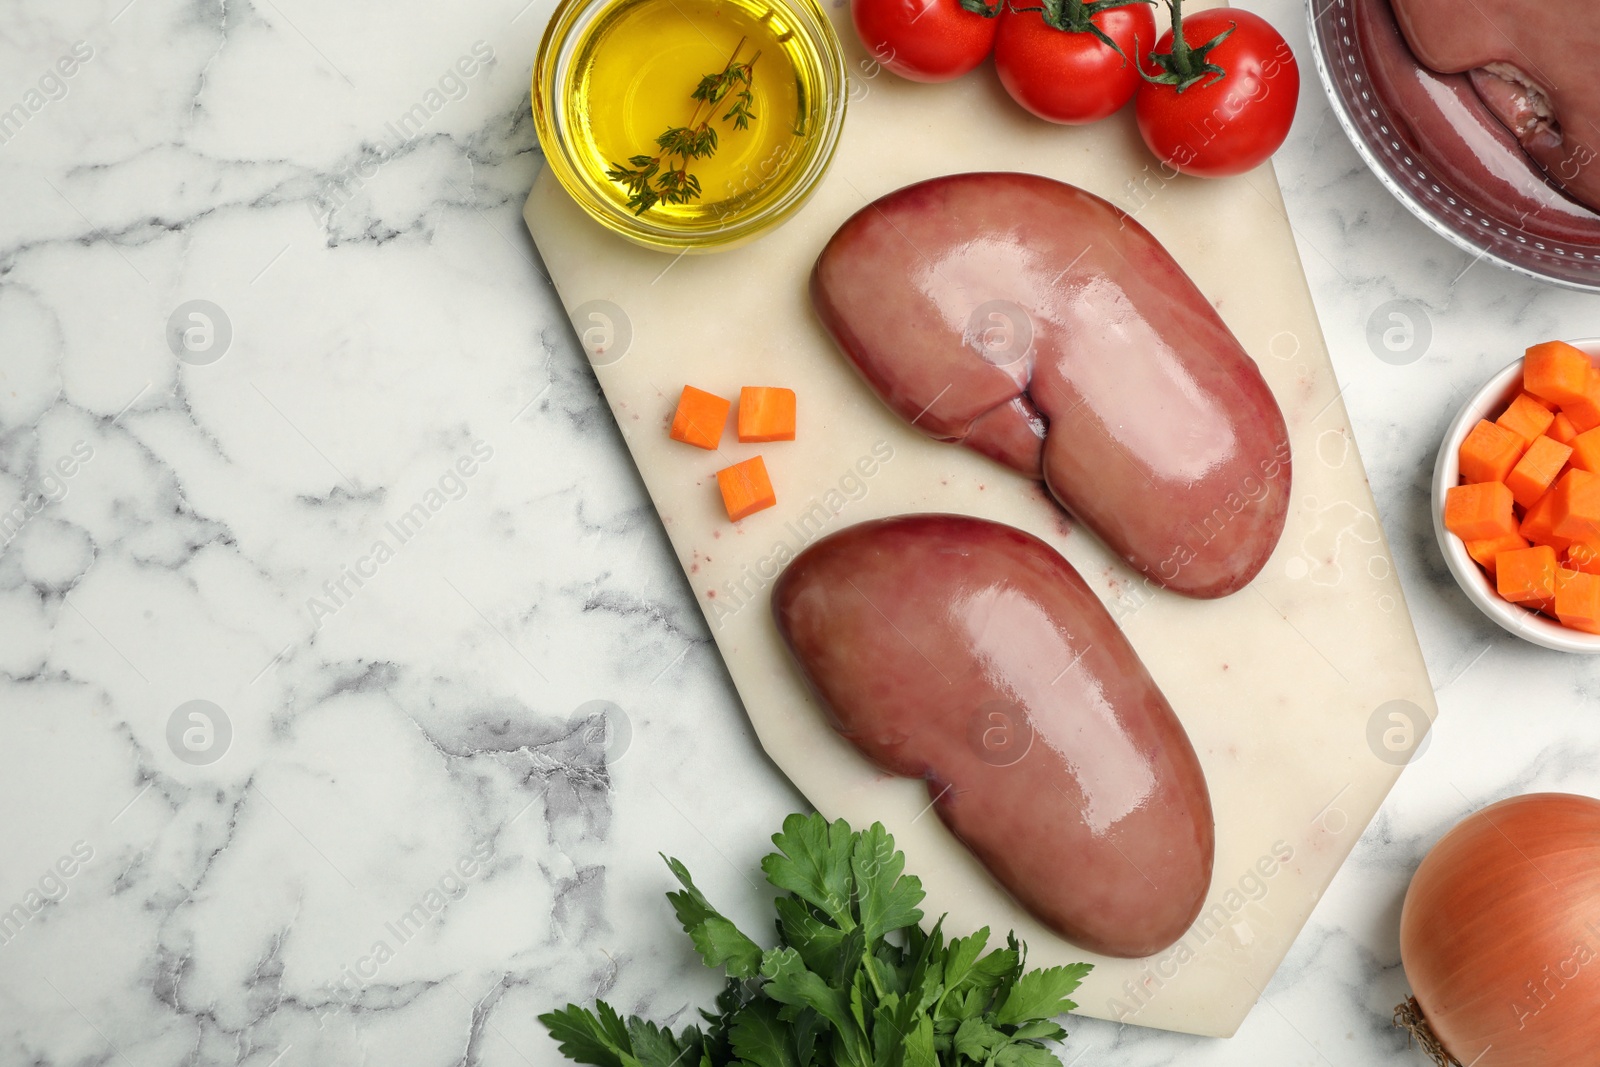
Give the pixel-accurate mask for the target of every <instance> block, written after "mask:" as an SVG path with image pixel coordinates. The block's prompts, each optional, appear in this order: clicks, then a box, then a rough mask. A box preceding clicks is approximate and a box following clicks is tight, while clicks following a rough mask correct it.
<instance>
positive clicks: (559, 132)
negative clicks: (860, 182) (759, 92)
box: [532, 0, 848, 252]
mask: <svg viewBox="0 0 1600 1067" xmlns="http://www.w3.org/2000/svg"><path fill="white" fill-rule="evenodd" d="M629 2H630V0H563V2H562V3H561V4H560V5H559V6H558V7H557V8H556V10H555V12H554V13H553V14H552V15H551V18H550V22H549V24H548V25H547V27H546V28H545V33H544V37H543V39H542V40H541V41H540V43H539V53H538V56H537V58H536V59H535V61H534V65H533V88H532V102H533V118H534V125H535V127H536V129H537V131H538V135H539V144H540V147H541V148H542V149H543V151H544V155H545V160H546V162H547V163H548V165H549V167H550V169H551V171H552V172H553V173H554V174H555V177H556V179H557V180H558V181H559V182H560V183H561V185H562V187H563V188H565V189H566V190H567V192H568V193H569V194H570V195H571V196H572V197H573V199H574V200H576V201H577V203H578V205H579V206H580V207H582V208H583V210H584V211H585V212H586V213H588V215H589V216H590V217H591V218H593V219H595V220H596V221H597V222H599V223H600V224H601V225H602V226H605V227H606V228H607V229H609V230H612V231H614V232H616V233H618V234H621V235H622V236H623V237H626V238H627V239H629V240H631V241H634V242H635V243H637V244H641V245H645V246H647V247H650V248H655V249H659V250H662V251H669V252H708V251H715V250H720V249H725V248H732V247H734V246H736V245H739V244H742V243H744V242H745V241H748V240H750V239H751V238H753V237H755V236H757V235H758V234H760V233H762V232H764V231H766V230H768V229H770V228H771V227H773V226H775V225H777V224H778V223H780V222H782V221H783V220H784V219H787V218H788V217H789V216H791V215H792V214H794V212H795V211H796V210H797V209H799V207H800V206H801V205H802V204H803V203H805V201H806V200H807V198H809V197H810V195H811V193H812V192H813V191H814V190H815V189H816V187H817V185H818V184H819V183H820V182H821V180H822V177H823V175H824V174H825V173H826V171H827V168H828V164H829V163H830V162H831V161H832V159H833V154H834V149H835V148H836V147H837V146H838V142H839V135H840V132H841V130H842V129H843V126H844V113H845V101H846V97H847V96H848V93H847V91H846V75H845V67H844V56H843V52H842V49H841V48H840V45H839V40H838V37H837V36H836V35H835V33H834V31H833V27H832V25H831V24H830V23H829V21H828V18H827V16H826V15H825V14H824V13H823V11H822V8H821V7H820V6H819V5H818V3H817V0H724V2H725V3H728V4H735V5H737V6H739V7H741V8H748V9H750V11H751V13H754V12H755V9H757V8H759V9H760V10H761V11H762V12H764V14H761V15H760V16H759V17H760V18H761V20H762V21H763V22H767V21H768V20H776V21H775V22H771V23H769V24H770V25H773V26H775V27H781V29H782V30H783V31H784V34H785V35H784V36H781V37H780V38H779V40H781V41H785V42H786V41H788V40H790V37H789V36H788V35H791V34H792V35H793V37H794V38H795V39H796V40H797V41H798V44H797V46H796V48H795V50H794V51H795V53H796V54H797V55H798V56H799V57H800V58H799V59H797V60H796V61H795V71H796V73H795V77H796V82H795V85H796V90H795V91H796V98H797V101H798V103H797V106H798V113H797V116H796V120H795V131H796V133H797V135H798V148H797V149H794V150H789V151H786V152H784V153H782V154H781V155H780V158H779V159H778V160H777V161H776V162H772V161H770V160H761V161H760V163H759V165H758V169H759V171H760V174H759V176H757V177H755V178H754V179H752V177H751V175H753V174H755V173H756V169H752V168H750V167H746V168H745V170H746V171H747V174H746V177H745V178H744V179H743V180H742V181H741V183H740V186H739V187H737V189H738V191H737V192H735V189H736V187H735V186H734V185H733V184H732V183H731V182H729V183H728V190H729V192H728V194H727V195H725V196H724V197H723V199H721V200H719V201H714V202H712V201H708V202H706V203H705V208H706V209H707V210H705V211H704V212H703V213H702V214H701V215H699V216H698V217H687V213H683V214H682V215H678V216H674V215H673V214H672V213H670V212H668V211H658V210H655V209H650V210H647V211H645V212H644V213H643V214H636V213H635V212H634V211H633V210H631V209H630V208H628V207H627V205H626V204H624V203H621V202H619V199H618V194H617V191H616V187H615V184H614V183H612V182H611V181H610V179H608V178H606V177H604V176H603V175H598V174H596V173H594V169H593V167H592V166H587V167H586V166H585V165H584V160H583V156H582V152H581V150H580V148H579V139H580V138H581V137H582V136H583V134H584V131H583V130H582V129H581V128H580V127H582V126H586V125H587V120H586V119H584V118H582V117H581V116H580V117H578V118H576V119H575V117H574V115H573V114H571V109H570V108H569V107H567V106H565V105H567V104H569V103H572V102H573V101H574V100H575V99H576V96H575V92H576V90H575V89H574V85H575V82H576V80H577V79H578V78H579V77H580V72H579V70H578V66H579V63H580V62H581V59H580V55H581V53H582V51H583V49H584V48H585V46H586V42H587V41H588V39H589V35H590V34H591V33H595V32H603V30H604V27H605V25H606V24H607V23H606V20H607V19H608V18H610V17H614V16H615V15H616V14H617V12H618V9H619V8H620V7H622V6H624V5H626V4H628V3H629ZM662 2H666V3H671V2H672V0H662ZM673 6H674V7H677V5H675V4H674V5H673ZM602 40H603V38H602ZM802 68H803V69H802ZM637 91H638V90H637V88H636V87H635V88H632V89H630V90H629V94H628V95H629V97H630V98H631V97H632V95H634V94H635V93H636V92H637ZM760 117H761V116H760V113H759V109H758V114H757V121H759V120H760ZM801 131H804V132H801ZM726 136H727V135H726V132H725V134H724V148H725V147H726ZM720 150H722V149H719V151H720ZM592 155H593V153H592V152H591V157H592ZM591 163H592V158H591ZM696 206H697V207H698V206H700V201H696Z"/></svg>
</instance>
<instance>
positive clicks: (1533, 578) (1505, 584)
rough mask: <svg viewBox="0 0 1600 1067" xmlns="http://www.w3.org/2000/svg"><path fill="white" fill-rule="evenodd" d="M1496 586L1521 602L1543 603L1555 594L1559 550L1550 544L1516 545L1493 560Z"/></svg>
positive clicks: (1503, 593)
mask: <svg viewBox="0 0 1600 1067" xmlns="http://www.w3.org/2000/svg"><path fill="white" fill-rule="evenodd" d="M1494 580H1495V588H1496V589H1498V590H1499V592H1500V595H1501V596H1502V597H1504V598H1505V599H1507V600H1513V601H1516V602H1517V603H1518V604H1528V603H1542V602H1543V601H1546V600H1553V599H1554V598H1555V595H1556V550H1555V549H1553V548H1551V547H1550V546H1549V545H1534V546H1533V547H1532V548H1514V549H1512V550H1511V551H1510V552H1502V553H1500V554H1499V555H1498V556H1496V557H1495V560H1494Z"/></svg>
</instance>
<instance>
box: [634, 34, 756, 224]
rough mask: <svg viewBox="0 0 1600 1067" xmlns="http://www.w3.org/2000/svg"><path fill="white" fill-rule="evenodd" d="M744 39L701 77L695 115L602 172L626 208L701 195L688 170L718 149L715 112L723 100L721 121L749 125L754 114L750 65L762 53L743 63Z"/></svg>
mask: <svg viewBox="0 0 1600 1067" xmlns="http://www.w3.org/2000/svg"><path fill="white" fill-rule="evenodd" d="M745 40H746V39H745V38H743V37H741V38H739V43H738V44H737V45H735V46H734V49H733V54H732V55H730V56H729V57H728V62H727V64H726V65H724V66H723V68H722V69H721V70H720V71H718V72H716V73H715V74H707V75H705V76H704V77H703V78H701V79H700V81H699V83H698V84H697V85H696V86H695V88H694V92H692V93H690V94H689V98H690V99H691V100H695V101H697V103H696V104H695V109H694V114H693V115H691V116H690V117H689V122H688V124H687V125H685V126H669V127H667V129H666V131H665V132H663V133H662V134H661V136H660V137H657V138H656V147H657V148H659V149H660V150H661V151H659V152H658V153H656V154H655V155H653V156H652V155H644V154H640V155H637V156H629V157H628V165H627V166H623V165H622V164H621V163H615V162H614V163H612V164H611V167H610V168H609V169H608V170H607V171H606V177H608V178H610V179H611V180H612V181H614V182H620V183H622V186H623V187H624V188H625V189H627V191H628V207H630V208H632V209H633V213H634V214H635V215H642V214H644V213H645V212H646V211H648V210H650V209H651V208H653V207H655V206H656V205H657V204H687V203H689V201H691V200H698V199H699V198H700V179H699V178H696V177H695V176H694V175H693V174H692V173H690V171H689V164H690V162H691V161H692V160H696V159H707V158H709V157H710V156H711V155H713V154H714V153H715V152H716V150H717V143H718V142H717V128H716V126H714V125H713V122H715V121H716V120H717V119H718V118H719V116H718V115H717V112H718V111H719V110H720V109H721V105H722V104H723V103H724V102H726V103H727V104H728V110H727V111H725V112H723V113H722V115H721V116H720V119H721V121H723V122H731V123H732V124H733V128H734V129H736V130H745V129H749V128H750V123H751V122H752V121H753V120H754V119H755V117H756V113H755V111H754V110H753V106H752V105H754V103H755V96H754V94H753V93H752V91H751V86H752V77H753V68H754V67H755V64H756V60H758V59H760V58H761V53H760V52H759V51H757V52H756V54H755V55H753V56H751V57H750V58H749V59H747V60H745V61H744V62H739V53H740V52H742V51H744V45H745Z"/></svg>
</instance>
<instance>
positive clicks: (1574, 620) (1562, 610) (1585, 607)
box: [1555, 570, 1600, 634]
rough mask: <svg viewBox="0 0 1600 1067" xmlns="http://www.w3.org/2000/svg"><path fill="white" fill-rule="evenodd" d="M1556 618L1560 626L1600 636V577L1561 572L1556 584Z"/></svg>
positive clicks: (1569, 571) (1583, 573) (1574, 572)
mask: <svg viewBox="0 0 1600 1067" xmlns="http://www.w3.org/2000/svg"><path fill="white" fill-rule="evenodd" d="M1555 607H1556V618H1558V619H1560V620H1561V625H1563V626H1569V627H1571V628H1572V629H1574V630H1582V631H1584V632H1585V633H1591V634H1600V576H1597V575H1594V574H1588V573H1585V572H1583V571H1573V570H1567V571H1561V572H1560V574H1559V577H1558V580H1557V582H1556V605H1555Z"/></svg>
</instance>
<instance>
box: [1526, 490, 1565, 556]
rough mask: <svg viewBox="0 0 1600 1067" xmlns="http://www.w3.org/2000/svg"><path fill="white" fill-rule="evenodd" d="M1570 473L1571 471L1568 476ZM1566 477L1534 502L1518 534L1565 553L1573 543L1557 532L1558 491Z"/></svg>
mask: <svg viewBox="0 0 1600 1067" xmlns="http://www.w3.org/2000/svg"><path fill="white" fill-rule="evenodd" d="M1570 473H1571V472H1570V471H1569V472H1568V474H1570ZM1566 477H1567V476H1566V475H1562V476H1561V478H1560V479H1558V480H1557V481H1556V485H1555V488H1552V489H1551V490H1550V491H1549V492H1548V493H1546V494H1545V495H1544V496H1542V497H1540V498H1539V499H1538V500H1536V501H1534V504H1533V507H1531V508H1529V509H1528V513H1527V514H1526V515H1524V516H1523V517H1522V524H1521V525H1520V526H1518V527H1517V532H1518V533H1519V534H1521V535H1522V536H1523V537H1525V538H1527V539H1528V540H1529V541H1532V542H1533V543H1534V544H1536V545H1549V546H1550V547H1551V548H1553V549H1555V550H1556V551H1557V552H1565V551H1566V549H1567V546H1568V545H1569V544H1571V543H1572V539H1571V538H1570V537H1557V536H1556V530H1555V526H1556V496H1557V494H1556V489H1559V488H1560V487H1561V484H1562V482H1564V481H1565V480H1566Z"/></svg>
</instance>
